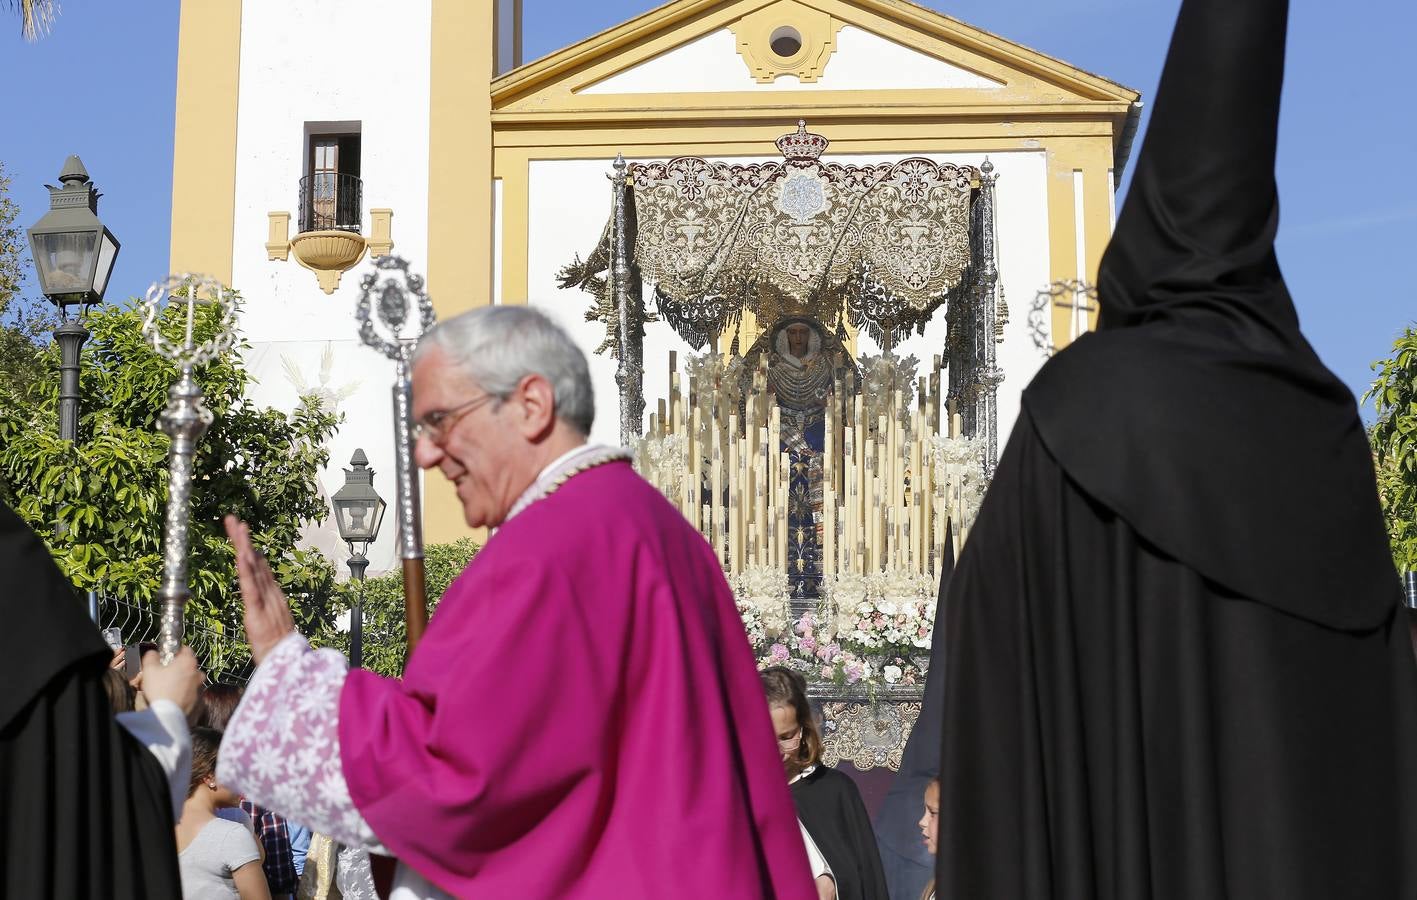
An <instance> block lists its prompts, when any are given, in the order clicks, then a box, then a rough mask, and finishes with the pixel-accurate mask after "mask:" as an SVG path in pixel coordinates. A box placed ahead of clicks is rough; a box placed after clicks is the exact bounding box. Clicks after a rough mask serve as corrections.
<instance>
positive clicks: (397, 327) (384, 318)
mask: <svg viewBox="0 0 1417 900" xmlns="http://www.w3.org/2000/svg"><path fill="white" fill-rule="evenodd" d="M374 269H375V270H374V271H373V272H370V273H369V274H368V275H365V276H364V280H363V281H362V282H361V283H360V293H359V302H358V303H357V304H356V305H355V308H354V315H355V318H357V319H358V320H359V337H360V339H361V340H363V341H364V343H366V344H368V345H369V346H370V347H373V348H374V349H375V350H378V351H379V352H380V353H382V354H384V355H385V356H387V357H388V358H389V359H392V360H398V359H400V358H403V357H406V356H407V355H408V354H410V353H412V352H413V345H414V344H416V343H417V342H418V339H419V338H420V337H422V336H423V332H425V331H427V330H428V329H430V328H432V327H433V323H434V322H435V321H436V318H437V317H436V316H435V315H434V313H433V301H431V300H429V299H428V294H427V293H425V292H424V290H423V276H422V275H418V274H416V273H414V272H412V271H410V270H409V265H408V260H406V259H404V258H403V257H400V256H381V257H379V258H378V259H376V260H375V261H374ZM382 273H390V274H389V275H388V276H387V277H384V278H382V280H381V278H380V276H381V274H382ZM375 296H377V297H378V302H377V303H375V301H374V298H375ZM376 309H377V313H376ZM413 318H416V319H417V321H418V323H419V329H418V332H417V333H415V334H408V335H405V334H404V333H403V331H404V326H406V325H407V324H408V323H409V321H410V319H413ZM381 330H382V331H383V333H382V334H381V333H380V331H381Z"/></svg>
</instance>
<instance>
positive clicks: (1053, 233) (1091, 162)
mask: <svg viewBox="0 0 1417 900" xmlns="http://www.w3.org/2000/svg"><path fill="white" fill-rule="evenodd" d="M1047 146H1048V257H1049V272H1050V275H1049V278H1050V280H1051V281H1053V282H1059V281H1068V280H1072V279H1081V280H1082V281H1085V282H1087V283H1088V284H1091V285H1096V284H1097V269H1098V265H1099V263H1100V262H1101V261H1102V254H1103V253H1104V252H1105V251H1106V249H1107V242H1108V241H1109V240H1110V239H1111V237H1112V212H1111V195H1110V190H1111V188H1110V182H1109V180H1108V179H1109V178H1110V175H1109V173H1108V169H1109V167H1110V166H1111V165H1112V146H1111V142H1110V140H1106V139H1099V138H1072V139H1069V138H1058V139H1054V140H1052V141H1049V142H1048V145H1047ZM1079 184H1080V186H1081V192H1080V193H1079V190H1078V187H1079ZM1079 200H1081V207H1080V208H1079ZM1079 214H1080V215H1079ZM1079 225H1080V226H1081V227H1079ZM1079 240H1081V242H1082V254H1081V265H1079V254H1078V249H1079V247H1078V242H1079ZM1059 299H1061V300H1072V298H1071V297H1064V298H1059ZM1087 318H1088V324H1087V327H1088V329H1089V330H1090V329H1092V328H1095V327H1097V312H1096V310H1094V311H1092V312H1090V313H1089V314H1088V317H1087ZM1052 327H1053V347H1054V348H1055V349H1057V350H1061V349H1063V348H1064V347H1066V346H1067V345H1068V344H1069V343H1071V342H1072V338H1073V331H1074V330H1075V329H1076V325H1075V324H1074V312H1073V311H1072V310H1071V309H1069V308H1068V307H1066V306H1054V307H1053V312H1052Z"/></svg>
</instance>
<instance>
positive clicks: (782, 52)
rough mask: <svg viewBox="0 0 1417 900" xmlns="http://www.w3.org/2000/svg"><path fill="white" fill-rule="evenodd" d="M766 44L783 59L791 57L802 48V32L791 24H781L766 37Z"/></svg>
mask: <svg viewBox="0 0 1417 900" xmlns="http://www.w3.org/2000/svg"><path fill="white" fill-rule="evenodd" d="M768 46H769V47H771V48H772V52H773V53H775V54H776V55H778V56H780V57H782V58H783V59H791V58H792V57H794V56H796V55H797V54H798V53H799V52H801V50H802V33H801V32H799V31H798V30H797V29H796V28H793V27H792V26H791V25H783V26H782V27H781V28H778V29H776V30H775V31H773V33H772V34H771V35H770V36H769V37H768Z"/></svg>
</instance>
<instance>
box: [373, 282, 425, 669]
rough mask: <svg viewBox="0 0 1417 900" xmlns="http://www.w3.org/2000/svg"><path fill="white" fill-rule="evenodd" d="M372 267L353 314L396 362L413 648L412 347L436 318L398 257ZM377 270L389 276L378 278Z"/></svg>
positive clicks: (420, 572)
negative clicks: (373, 268)
mask: <svg viewBox="0 0 1417 900" xmlns="http://www.w3.org/2000/svg"><path fill="white" fill-rule="evenodd" d="M374 266H375V271H373V272H370V273H369V274H368V275H366V276H364V280H363V282H361V284H360V288H361V290H360V294H359V303H358V305H357V306H356V307H355V312H354V315H355V318H356V319H358V320H359V337H360V338H361V339H362V340H363V341H364V343H365V344H367V345H368V346H370V347H372V348H374V349H375V350H377V351H379V352H380V353H382V354H383V355H384V356H387V357H388V358H389V359H391V360H393V361H394V365H395V373H396V374H395V379H394V387H393V401H394V462H395V468H396V480H397V483H398V500H397V503H398V514H399V515H398V525H399V548H400V555H401V556H402V559H403V594H404V623H405V625H406V627H407V630H408V646H409V650H410V651H411V650H412V649H413V647H414V645H416V644H417V643H418V639H419V638H421V637H422V636H423V629H424V627H425V626H426V625H427V624H428V596H427V590H426V588H425V586H424V569H423V523H422V518H421V513H422V510H421V507H422V504H421V503H420V502H419V488H418V473H417V471H416V470H415V466H414V462H413V381H412V376H411V366H412V357H413V349H414V347H416V346H417V345H418V339H419V338H421V337H422V336H423V335H424V333H426V332H427V331H428V329H430V328H432V327H433V323H434V322H435V321H436V316H435V315H434V312H433V302H432V301H431V300H429V299H428V294H427V292H425V291H424V289H423V276H422V275H418V274H416V273H414V272H412V271H410V269H409V264H408V261H407V260H405V259H403V258H402V257H398V256H383V257H380V258H379V259H377V260H375V261H374ZM381 273H389V277H385V278H383V279H382V280H381V278H380V275H381Z"/></svg>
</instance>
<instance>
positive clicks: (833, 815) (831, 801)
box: [792, 765, 889, 900]
mask: <svg viewBox="0 0 1417 900" xmlns="http://www.w3.org/2000/svg"><path fill="white" fill-rule="evenodd" d="M792 800H793V802H794V803H795V804H796V805H797V817H798V818H799V819H801V820H802V824H803V825H805V826H806V827H807V833H808V834H810V835H811V836H812V840H813V841H815V842H816V844H817V849H818V850H820V851H822V856H823V857H825V858H826V861H827V865H829V866H831V869H832V875H833V876H834V877H835V878H836V896H837V898H838V900H888V897H889V895H888V894H887V892H886V877H885V874H884V873H883V872H882V871H881V856H880V853H879V852H878V851H877V850H876V835H875V833H874V832H873V831H872V830H871V817H870V816H868V815H867V814H866V804H865V803H863V802H862V801H861V792H860V791H859V790H857V789H856V783H855V782H853V781H852V780H851V778H850V777H848V776H846V775H843V774H842V773H840V772H838V771H837V770H836V769H833V768H832V767H831V766H823V765H819V766H817V767H816V769H814V770H813V771H812V772H811V774H809V775H806V776H805V777H802V778H799V779H797V780H796V781H794V782H793V783H792Z"/></svg>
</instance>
